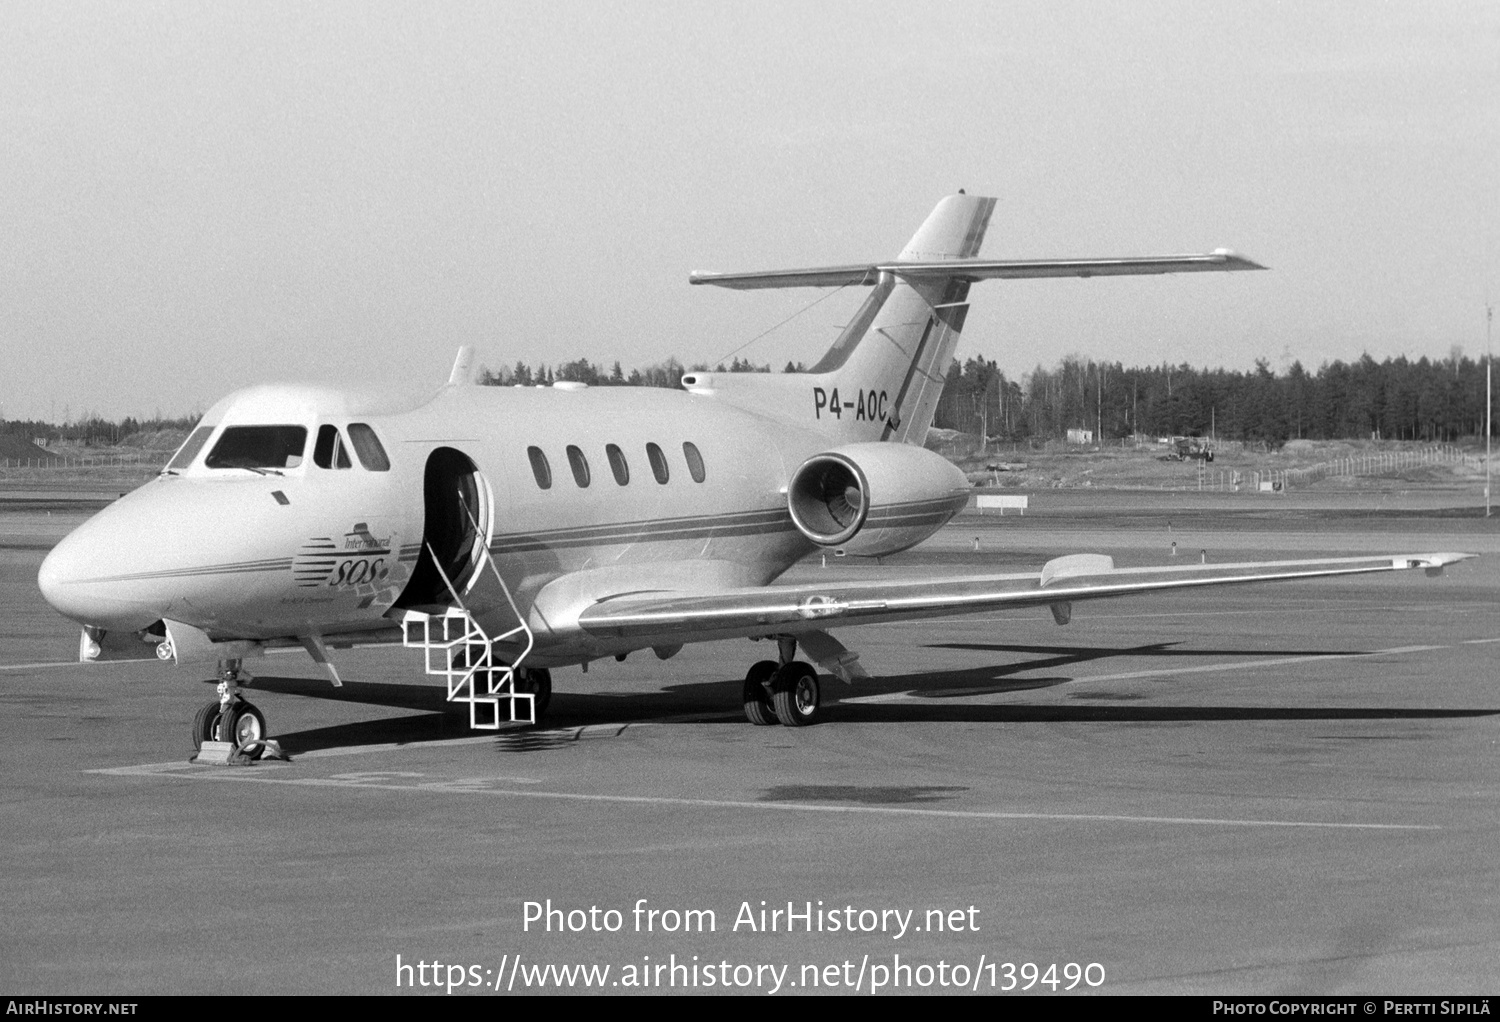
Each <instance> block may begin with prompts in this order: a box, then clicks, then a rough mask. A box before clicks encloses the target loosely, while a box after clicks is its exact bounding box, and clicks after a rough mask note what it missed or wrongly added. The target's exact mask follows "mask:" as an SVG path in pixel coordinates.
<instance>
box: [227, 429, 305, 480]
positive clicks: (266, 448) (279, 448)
mask: <svg viewBox="0 0 1500 1022" xmlns="http://www.w3.org/2000/svg"><path fill="white" fill-rule="evenodd" d="M306 446H307V428H306V427H305V426H230V427H229V428H228V429H226V430H224V435H223V436H221V437H219V442H218V443H216V444H214V449H213V450H212V451H211V452H210V453H209V455H208V457H207V458H205V459H204V462H203V463H204V464H205V465H207V466H208V467H209V468H248V469H253V470H264V469H282V468H296V467H297V466H298V465H300V464H302V451H303V449H304V448H305V447H306Z"/></svg>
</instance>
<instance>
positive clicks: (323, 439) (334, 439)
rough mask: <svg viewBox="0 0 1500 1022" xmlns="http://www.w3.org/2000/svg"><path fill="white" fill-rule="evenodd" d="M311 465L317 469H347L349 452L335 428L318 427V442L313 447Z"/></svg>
mask: <svg viewBox="0 0 1500 1022" xmlns="http://www.w3.org/2000/svg"><path fill="white" fill-rule="evenodd" d="M313 464H314V465H316V466H318V467H319V468H349V467H350V462H349V451H348V449H347V448H345V447H344V438H343V436H342V435H340V433H339V431H338V429H337V427H334V426H319V427H318V442H317V443H316V444H314V445H313Z"/></svg>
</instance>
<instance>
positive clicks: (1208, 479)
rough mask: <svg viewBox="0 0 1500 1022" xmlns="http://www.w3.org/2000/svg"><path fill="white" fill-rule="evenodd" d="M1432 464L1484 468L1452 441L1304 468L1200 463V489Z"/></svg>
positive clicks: (1280, 485)
mask: <svg viewBox="0 0 1500 1022" xmlns="http://www.w3.org/2000/svg"><path fill="white" fill-rule="evenodd" d="M1431 465H1463V466H1467V467H1470V468H1473V469H1475V470H1476V471H1481V472H1482V471H1483V470H1484V458H1483V456H1481V455H1477V454H1468V453H1465V452H1464V451H1462V450H1460V449H1459V448H1458V447H1455V446H1454V445H1452V444H1433V445H1431V446H1427V447H1419V448H1411V449H1408V450H1401V451H1369V452H1365V453H1361V454H1351V455H1349V456H1348V457H1344V458H1335V459H1333V460H1332V461H1324V462H1319V463H1318V464H1316V465H1308V466H1305V467H1303V468H1288V469H1274V468H1273V469H1211V468H1209V467H1208V464H1207V463H1205V462H1201V461H1200V462H1199V463H1198V489H1199V490H1201V491H1219V492H1235V491H1239V490H1246V489H1248V490H1250V491H1251V492H1256V491H1261V490H1271V491H1273V492H1277V493H1285V492H1287V491H1288V490H1291V489H1294V488H1297V489H1300V488H1301V487H1304V486H1310V485H1311V484H1313V483H1315V482H1317V481H1318V480H1320V479H1330V478H1335V477H1339V476H1382V475H1394V474H1398V473H1401V472H1408V471H1411V470H1413V469H1418V468H1424V467H1427V466H1431Z"/></svg>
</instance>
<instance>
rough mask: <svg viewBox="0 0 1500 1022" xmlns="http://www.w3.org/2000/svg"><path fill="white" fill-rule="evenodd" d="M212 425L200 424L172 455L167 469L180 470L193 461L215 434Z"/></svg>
mask: <svg viewBox="0 0 1500 1022" xmlns="http://www.w3.org/2000/svg"><path fill="white" fill-rule="evenodd" d="M213 431H214V428H213V427H212V426H199V427H198V428H197V429H195V430H193V435H192V436H190V437H188V438H187V440H186V441H185V442H184V443H183V445H182V446H181V447H179V448H178V449H177V453H176V454H174V455H172V460H171V461H170V462H168V463H167V471H169V472H179V471H181V470H182V469H185V468H187V467H188V466H189V465H191V464H192V463H193V459H194V458H196V457H197V456H198V452H199V451H201V450H203V445H204V444H206V443H208V438H209V437H210V436H212V435H213Z"/></svg>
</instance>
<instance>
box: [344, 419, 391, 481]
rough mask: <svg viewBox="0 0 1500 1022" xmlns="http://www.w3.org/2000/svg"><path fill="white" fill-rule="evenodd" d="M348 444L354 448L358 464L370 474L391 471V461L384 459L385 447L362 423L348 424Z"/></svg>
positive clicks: (371, 430)
mask: <svg viewBox="0 0 1500 1022" xmlns="http://www.w3.org/2000/svg"><path fill="white" fill-rule="evenodd" d="M349 443H350V444H352V445H353V446H354V453H355V454H357V455H359V463H360V464H361V465H363V466H364V467H365V469H366V470H367V471H370V472H389V471H390V470H391V459H390V458H388V457H386V453H385V447H383V446H382V445H381V443H380V437H378V436H376V435H375V431H374V430H373V429H371V428H370V427H369V426H367V425H366V424H365V423H363V422H351V423H349Z"/></svg>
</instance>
